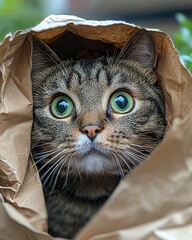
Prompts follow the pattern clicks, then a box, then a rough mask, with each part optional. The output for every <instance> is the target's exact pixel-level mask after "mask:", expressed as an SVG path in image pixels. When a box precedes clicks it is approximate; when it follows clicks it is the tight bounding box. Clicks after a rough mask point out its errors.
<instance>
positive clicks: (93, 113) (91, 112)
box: [32, 30, 165, 178]
mask: <svg viewBox="0 0 192 240" xmlns="http://www.w3.org/2000/svg"><path fill="white" fill-rule="evenodd" d="M33 43H34V45H33V47H34V49H33V69H32V82H33V96H34V124H33V129H32V152H33V156H34V158H35V161H36V162H37V164H39V165H40V166H39V171H43V169H47V168H48V169H49V170H48V172H47V170H46V172H45V173H46V174H47V175H50V178H51V175H53V174H55V175H57V174H64V175H65V174H66V172H70V174H87V175H94V174H95V175H98V174H99V175H102V174H105V175H120V176H123V175H124V174H126V173H128V172H130V170H131V169H133V168H134V167H135V166H137V165H138V164H140V163H141V162H143V161H144V160H145V159H146V157H147V155H148V154H149V153H150V152H151V151H152V150H153V149H154V147H156V146H157V144H158V143H159V142H160V141H161V139H162V137H163V134H164V130H165V106H164V97H163V93H162V90H161V87H160V83H159V79H158V76H157V74H156V73H155V70H154V69H155V67H156V59H157V53H156V47H155V42H154V39H153V36H152V34H151V33H149V32H147V31H145V30H140V31H138V33H137V34H136V35H135V36H134V37H133V38H132V39H131V40H130V41H129V42H128V44H127V45H126V46H125V47H124V48H123V49H122V50H121V52H120V53H119V54H118V55H117V56H115V55H114V56H112V57H98V58H93V59H90V58H84V59H78V60H75V59H69V60H65V61H62V62H61V61H60V60H59V59H58V57H57V56H56V54H55V53H54V52H53V51H52V50H51V49H50V48H49V47H48V46H47V45H45V44H44V43H43V42H41V41H39V40H38V39H34V41H33ZM61 50H62V51H65V46H63V49H61Z"/></svg>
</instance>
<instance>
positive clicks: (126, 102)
mask: <svg viewBox="0 0 192 240" xmlns="http://www.w3.org/2000/svg"><path fill="white" fill-rule="evenodd" d="M133 106H134V101H133V98H132V96H131V95H130V94H129V93H127V92H123V91H120V92H116V93H114V94H113V95H112V97H111V99H110V107H111V110H112V111H113V112H114V113H119V114H124V113H128V112H130V111H131V110H132V108H133Z"/></svg>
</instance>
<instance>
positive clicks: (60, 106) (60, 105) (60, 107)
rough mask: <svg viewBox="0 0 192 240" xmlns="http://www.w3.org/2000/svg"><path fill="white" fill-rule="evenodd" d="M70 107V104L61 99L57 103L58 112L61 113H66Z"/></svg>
mask: <svg viewBox="0 0 192 240" xmlns="http://www.w3.org/2000/svg"><path fill="white" fill-rule="evenodd" d="M68 106H69V103H68V102H67V101H66V100H64V99H61V100H59V101H58V103H57V111H58V112H60V113H64V112H65V111H66V109H67V107H68Z"/></svg>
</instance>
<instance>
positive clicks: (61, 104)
mask: <svg viewBox="0 0 192 240" xmlns="http://www.w3.org/2000/svg"><path fill="white" fill-rule="evenodd" d="M73 109H74V104H73V102H72V100H71V99H70V98H69V97H67V96H65V95H63V96H59V97H56V98H55V99H54V100H53V102H52V104H51V113H52V114H53V116H54V117H56V118H66V117H69V116H70V115H71V114H72V112H73Z"/></svg>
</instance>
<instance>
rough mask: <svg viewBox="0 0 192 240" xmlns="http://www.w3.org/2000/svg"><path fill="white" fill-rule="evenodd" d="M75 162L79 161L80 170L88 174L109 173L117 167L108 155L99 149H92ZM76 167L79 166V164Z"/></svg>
mask: <svg viewBox="0 0 192 240" xmlns="http://www.w3.org/2000/svg"><path fill="white" fill-rule="evenodd" d="M75 162H76V163H78V171H79V172H80V173H84V174H87V175H90V174H91V175H94V174H96V175H98V174H101V175H103V174H109V173H110V172H111V171H112V169H113V171H114V167H115V166H113V161H112V160H111V159H110V158H109V157H108V156H107V155H104V154H102V153H100V152H98V151H92V152H90V153H89V154H87V155H85V156H84V157H82V156H79V157H77V158H76V161H75ZM74 167H76V168H77V165H75V166H74Z"/></svg>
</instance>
